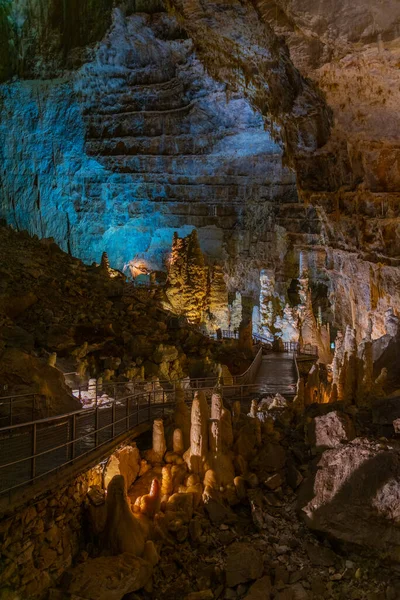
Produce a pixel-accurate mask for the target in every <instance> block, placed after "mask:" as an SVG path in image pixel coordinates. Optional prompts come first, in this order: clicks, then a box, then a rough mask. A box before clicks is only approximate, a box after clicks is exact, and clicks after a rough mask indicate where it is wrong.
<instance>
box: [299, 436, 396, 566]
mask: <svg viewBox="0 0 400 600" xmlns="http://www.w3.org/2000/svg"><path fill="white" fill-rule="evenodd" d="M399 481H400V447H399V445H398V444H393V445H392V444H391V445H390V446H389V445H385V444H379V443H377V442H372V441H369V440H367V439H362V438H359V439H356V440H354V441H353V442H351V443H349V444H345V445H343V446H340V447H337V448H334V449H332V450H327V451H325V452H324V454H323V455H322V457H321V458H320V460H319V462H318V465H317V467H316V471H315V473H314V475H313V476H312V477H310V478H309V479H308V480H306V482H305V483H304V484H303V486H302V488H301V490H300V496H299V509H300V514H301V515H302V516H303V518H304V519H305V521H306V523H307V525H308V526H309V527H310V528H311V529H314V530H316V531H320V532H323V533H325V534H327V535H328V536H330V537H333V538H336V539H338V540H340V541H342V542H349V543H352V544H359V545H362V546H367V547H369V548H371V549H372V550H374V551H377V552H379V553H380V554H382V555H384V556H388V557H390V558H391V559H393V560H396V561H399V560H400V532H399V529H398V527H397V525H396V524H397V523H398V521H399V518H400V512H399V510H400V509H399V506H400V484H399Z"/></svg>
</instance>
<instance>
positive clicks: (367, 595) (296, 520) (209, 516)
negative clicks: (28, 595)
mask: <svg viewBox="0 0 400 600" xmlns="http://www.w3.org/2000/svg"><path fill="white" fill-rule="evenodd" d="M395 404H396V406H395ZM293 408H294V407H293V406H292V405H290V404H288V403H287V402H286V401H284V399H282V397H276V398H275V399H274V400H273V399H272V398H269V399H268V398H261V399H259V401H258V403H254V402H253V404H252V408H251V411H250V413H249V415H248V417H247V421H246V418H245V417H244V416H242V417H241V423H242V425H241V426H240V427H239V429H238V427H237V426H234V440H235V441H234V446H233V447H234V452H235V453H236V452H237V451H238V449H239V447H241V449H242V452H243V451H244V448H245V447H247V452H248V454H247V457H248V461H246V463H247V468H246V473H247V475H243V476H242V480H243V481H245V487H246V489H245V492H244V494H243V495H242V496H241V499H238V498H239V494H238V488H237V487H236V493H237V494H238V496H237V497H236V496H235V494H234V496H232V495H230V496H229V498H230V500H229V501H227V498H228V496H226V491H227V488H225V491H224V492H222V490H223V489H224V488H222V487H221V488H220V491H221V495H220V494H219V491H217V489H216V488H214V492H213V493H212V495H211V496H209V495H208V494H207V493H203V497H202V501H200V502H199V503H197V506H195V507H194V509H193V505H192V504H191V502H190V498H189V496H191V493H189V489H194V488H185V486H183V488H182V487H181V488H179V489H180V493H176V492H174V493H173V494H172V495H171V496H169V497H168V496H167V497H165V498H167V499H165V500H163V502H162V504H161V512H159V513H157V514H156V516H155V519H154V527H155V529H153V537H152V539H154V540H155V545H156V547H157V552H158V553H159V555H160V559H159V562H158V564H157V565H156V566H155V567H154V570H153V576H152V579H151V580H149V578H148V575H147V584H146V585H145V587H144V588H143V583H142V582H141V581H140V580H139V581H136V586H135V587H134V588H133V589H135V590H136V591H135V592H131V593H128V594H126V595H123V593H119V595H118V589H121V586H120V585H119V584H118V582H117V583H114V586H115V587H114V592H115V593H116V596H115V598H118V600H119V599H120V598H123V600H139V599H142V600H175V599H177V600H178V599H183V600H218V599H220V600H239V599H244V600H396V599H397V598H399V597H400V565H399V548H400V540H399V538H398V527H397V523H398V522H399V517H398V498H399V497H400V492H399V484H398V482H399V481H400V444H399V443H398V441H397V440H396V439H395V436H396V434H395V428H393V425H392V428H391V431H389V427H388V423H389V421H390V419H392V418H393V416H396V415H398V413H399V406H398V403H395V402H394V401H391V403H390V409H388V407H383V405H382V403H380V404H378V405H377V406H376V407H375V408H374V409H373V410H372V411H371V410H370V409H368V410H367V409H363V411H357V410H355V409H354V407H351V406H346V405H344V404H336V405H330V406H328V405H314V406H312V407H309V408H307V409H306V412H305V414H303V415H301V416H298V415H297V416H296V412H295V411H294V410H293ZM249 419H250V420H251V421H249ZM253 419H254V420H255V419H258V421H260V422H261V423H262V442H260V441H259V442H258V443H256V445H255V446H254V441H253V442H250V441H249V440H250V439H251V435H250V437H247V438H246V439H247V442H246V444H245V445H243V444H244V439H243V437H242V439H241V436H242V435H243V431H244V430H243V429H240V428H241V427H243V426H244V427H245V429H246V428H248V426H249V423H250V422H253V423H254V421H253ZM245 423H247V425H245ZM383 426H385V427H386V437H382V435H380V434H382V433H383V429H382V427H383ZM246 431H247V432H248V429H246ZM241 432H242V433H241ZM247 435H248V433H247V434H246V436H247ZM378 435H380V437H379V438H378ZM246 436H245V437H246ZM240 439H241V441H240V442H239V441H238V440H240ZM153 440H154V438H153ZM251 448H253V449H251ZM141 456H142V458H141V457H140V453H139V451H138V449H137V448H136V447H135V446H133V447H128V448H127V449H126V448H125V449H124V450H121V451H119V454H118V453H117V455H116V456H115V457H114V458H112V460H111V462H110V463H109V466H108V467H107V469H106V471H105V479H106V481H109V480H110V479H111V478H112V477H113V476H114V474H115V473H118V472H121V474H122V473H124V476H125V477H126V476H128V477H129V478H130V480H131V481H134V483H133V485H132V486H131V487H130V489H129V492H128V497H129V500H128V502H131V503H132V504H131V506H132V510H135V507H136V506H137V505H138V502H137V499H138V498H140V497H141V494H143V493H146V492H148V490H149V485H150V482H151V481H152V478H154V477H159V478H160V480H162V489H164V477H165V468H166V467H162V466H161V464H162V463H154V461H153V464H152V465H151V463H150V462H147V461H146V459H143V456H145V457H146V458H147V459H148V461H150V457H151V454H149V453H146V452H144V453H143V452H141ZM132 461H133V462H132ZM234 462H235V465H236V466H235V470H236V472H237V470H238V465H239V463H240V459H238V458H235V459H234ZM118 464H119V465H120V466H119V467H118ZM179 464H180V466H177V467H176V468H177V469H178V470H179V469H181V468H182V467H185V465H183V464H181V463H179V462H178V465H179ZM128 465H134V468H133V470H129V469H130V467H129V466H128ZM360 467H361V468H360ZM362 467H364V470H363V468H362ZM365 467H366V470H365ZM118 469H120V471H119V470H118ZM184 470H185V469H184ZM138 475H139V477H138V478H137V479H136V480H135V478H136V477H137V476H138ZM186 476H187V475H186ZM191 477H193V476H191ZM205 479H207V476H206V478H205ZM239 479H240V478H239ZM185 481H186V480H185ZM204 481H205V480H204ZM235 481H236V480H235ZM197 485H200V489H202V488H201V484H197ZM205 485H206V484H205ZM235 486H236V483H235ZM206 489H207V488H205V490H206ZM184 490H186V493H182V492H183V491H184ZM151 494H152V492H150V495H148V496H142V498H147V499H148V498H149V497H150V496H151ZM310 495H311V498H310ZM321 509H323V510H322V511H321ZM96 510H97V509H96ZM93 514H94V513H93ZM99 514H100V513H99ZM321 514H322V516H321ZM92 518H93V517H92ZM92 522H98V520H97V521H96V520H95V521H92ZM307 526H308V527H307ZM160 531H162V534H160ZM154 532H158V533H156V534H155V535H154ZM103 551H104V547H102V546H101V547H100V546H98V545H96V542H95V543H94V544H93V542H91V543H90V544H89V545H88V546H87V552H83V553H82V555H81V560H82V562H81V566H79V567H78V571H79V574H80V571H83V572H84V571H85V569H87V570H88V572H90V568H93V567H94V564H95V563H90V561H91V560H94V561H96V560H99V559H98V558H94V559H90V558H89V560H88V556H89V555H90V556H94V557H96V556H99V555H101V554H102V553H103ZM122 556H125V555H120V558H118V557H117V556H115V557H112V560H114V559H115V560H117V559H118V560H120V559H121V557H122ZM85 564H86V567H85V566H84V565H85ZM91 564H92V567H91ZM139 567H140V564H139ZM139 567H138V565H137V564H136V568H139ZM74 572H75V571H72V575H71V577H73V573H74ZM139 572H140V569H139ZM114 579H115V576H114ZM80 585H81V584H80V583H79V582H78V583H77V584H76V588H77V589H76V593H77V594H78V596H77V598H81V597H82V598H88V599H89V598H90V599H92V598H93V599H94V598H97V596H94V595H90V594H88V595H85V590H84V589H82V588H81V587H80ZM139 588H142V589H139ZM70 589H71V588H70ZM131 589H132V588H131ZM100 591H101V592H103V590H102V588H101V590H100V588H99V590H98V593H99V594H100ZM52 594H53V595H51V596H50V598H51V600H67V599H68V600H70V598H71V596H70V595H60V592H59V591H57V592H56V591H55V590H54V591H53V592H52ZM73 597H74V598H75V596H73ZM101 597H102V598H103V596H101ZM113 598H114V596H113Z"/></svg>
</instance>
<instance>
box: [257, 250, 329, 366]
mask: <svg viewBox="0 0 400 600" xmlns="http://www.w3.org/2000/svg"><path fill="white" fill-rule="evenodd" d="M297 282H298V296H299V303H298V304H297V305H296V306H290V304H289V303H288V298H287V291H285V292H283V291H282V290H281V289H280V286H279V285H277V283H276V278H275V271H274V270H273V269H264V270H262V271H261V273H260V301H259V307H255V308H254V311H253V330H254V332H255V333H258V334H261V335H263V336H264V337H265V338H266V339H267V340H268V341H269V342H271V343H273V342H274V341H275V342H277V341H278V342H281V343H284V342H294V343H299V344H300V346H301V347H302V346H307V345H311V346H314V347H316V348H317V349H318V355H319V358H320V360H322V362H325V363H329V362H330V360H331V351H330V329H329V324H323V323H322V313H321V310H319V311H318V316H317V317H316V316H315V314H314V310H313V305H312V297H311V288H310V273H309V267H308V262H307V254H306V253H305V252H302V253H301V254H300V268H299V275H298V279H297Z"/></svg>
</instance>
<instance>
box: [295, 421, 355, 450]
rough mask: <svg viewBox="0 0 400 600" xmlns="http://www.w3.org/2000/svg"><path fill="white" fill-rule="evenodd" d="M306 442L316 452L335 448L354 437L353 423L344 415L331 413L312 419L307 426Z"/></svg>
mask: <svg viewBox="0 0 400 600" xmlns="http://www.w3.org/2000/svg"><path fill="white" fill-rule="evenodd" d="M307 436H308V441H309V443H310V444H311V446H314V447H315V449H316V450H317V452H323V451H324V450H326V449H328V448H335V447H336V446H339V445H340V444H342V443H344V442H350V441H351V440H352V439H354V438H355V437H356V432H355V429H354V425H353V421H352V420H351V419H350V417H349V416H348V415H346V414H345V413H339V412H338V411H332V412H329V413H327V414H326V415H320V416H317V417H314V418H313V419H312V420H311V423H309V424H308V426H307Z"/></svg>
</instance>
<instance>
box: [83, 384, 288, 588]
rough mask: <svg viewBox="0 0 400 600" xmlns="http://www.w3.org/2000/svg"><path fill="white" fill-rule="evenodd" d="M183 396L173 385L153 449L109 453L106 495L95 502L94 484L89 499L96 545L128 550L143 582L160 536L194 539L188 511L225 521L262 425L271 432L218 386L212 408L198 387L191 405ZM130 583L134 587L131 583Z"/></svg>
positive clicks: (249, 478)
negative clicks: (229, 402) (170, 406)
mask: <svg viewBox="0 0 400 600" xmlns="http://www.w3.org/2000/svg"><path fill="white" fill-rule="evenodd" d="M186 400H187V398H186V397H185V392H184V390H178V392H177V402H176V406H175V410H174V415H173V423H172V424H171V423H170V420H171V419H168V420H166V421H163V420H162V419H156V420H155V421H154V424H153V439H152V448H151V449H150V450H148V451H146V452H145V454H144V458H141V456H140V453H139V451H138V449H137V448H136V447H126V448H124V449H123V450H121V451H119V452H117V453H115V454H114V455H113V457H111V459H110V461H109V463H108V465H107V467H106V470H105V483H106V484H108V487H107V495H106V502H105V504H101V502H99V503H98V504H99V506H96V501H95V500H96V495H97V496H98V497H99V498H100V499H101V495H102V492H101V491H100V490H98V489H97V490H93V492H92V502H90V503H89V517H90V522H91V529H92V532H93V535H94V537H95V538H97V539H98V540H99V541H100V543H99V546H101V547H102V548H106V549H107V553H108V554H109V555H111V556H112V557H117V556H120V555H126V554H128V555H129V556H131V558H130V559H129V560H131V561H133V562H134V564H135V565H136V567H137V566H138V565H139V566H140V568H139V569H138V573H139V572H140V573H141V575H140V577H139V575H138V582H139V583H140V584H141V585H142V586H147V589H150V587H151V573H152V566H154V565H155V564H156V563H157V561H158V556H159V550H160V546H161V544H162V543H163V542H165V541H170V542H172V543H176V542H182V541H184V540H185V539H186V538H187V537H189V538H190V539H196V538H198V537H199V535H201V531H199V522H198V521H196V519H194V518H193V517H194V516H195V515H196V514H203V512H204V511H205V513H206V514H207V515H208V517H209V518H210V520H211V521H212V522H214V523H222V522H229V519H230V518H232V515H233V513H232V511H231V508H230V507H231V506H235V505H236V504H239V503H240V502H242V501H243V500H245V499H246V498H247V493H248V490H249V489H250V488H254V487H257V485H258V477H257V475H256V474H255V473H254V472H252V469H251V465H252V462H253V461H254V460H255V459H256V458H257V455H258V452H257V449H258V448H259V446H260V444H261V439H262V432H263V431H265V433H271V431H270V423H268V422H267V420H265V422H264V423H263V422H262V420H263V419H261V418H256V417H257V416H258V414H257V413H254V414H253V412H250V414H249V415H247V416H246V415H244V414H242V413H241V411H240V403H239V402H236V403H234V405H233V409H232V413H231V411H230V410H228V409H227V408H226V407H225V406H224V403H223V399H222V394H221V391H220V389H219V388H218V387H217V388H215V389H214V392H213V394H212V397H211V407H209V405H208V402H207V398H206V395H205V393H204V392H203V391H201V390H199V391H198V392H196V393H195V395H194V397H193V400H192V406H191V409H189V408H188V406H187V404H186ZM128 450H129V451H128ZM132 464H134V468H133V469H132ZM283 464H284V461H283V463H282V465H283ZM128 465H130V466H129V468H128ZM282 465H280V467H282ZM89 496H90V495H89ZM233 516H234V515H233ZM96 560H97V561H99V560H100V558H98V559H89V566H90V563H91V562H94V561H96ZM137 560H139V563H138V562H137ZM144 572H145V573H146V574H147V575H146V577H145V578H144V579H146V581H145V582H144V583H143V576H142V575H143V573H144ZM134 589H138V588H137V587H135V585H134V586H133V588H132V590H131V591H134Z"/></svg>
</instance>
